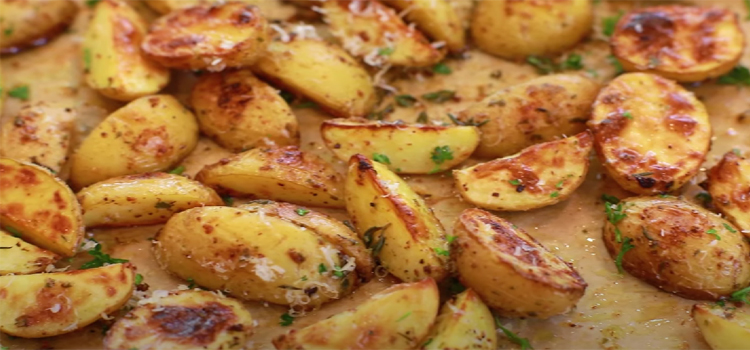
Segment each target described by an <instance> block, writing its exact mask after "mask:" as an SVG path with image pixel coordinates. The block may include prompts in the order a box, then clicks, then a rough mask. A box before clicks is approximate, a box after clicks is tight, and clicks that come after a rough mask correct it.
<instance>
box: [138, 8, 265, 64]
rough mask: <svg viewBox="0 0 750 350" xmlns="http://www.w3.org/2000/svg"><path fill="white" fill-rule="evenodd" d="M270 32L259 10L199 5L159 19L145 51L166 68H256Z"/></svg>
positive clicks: (152, 25)
mask: <svg viewBox="0 0 750 350" xmlns="http://www.w3.org/2000/svg"><path fill="white" fill-rule="evenodd" d="M267 30H268V22H267V21H266V18H265V17H263V15H262V14H261V13H260V10H259V9H258V8H257V7H256V6H253V5H247V4H243V3H240V2H227V3H223V4H217V5H214V6H209V5H199V6H195V7H188V8H183V9H179V10H175V11H173V12H171V13H169V14H167V15H166V16H164V17H161V18H159V19H157V20H156V21H155V22H154V23H152V24H151V28H150V30H149V33H148V35H146V37H145V38H144V39H143V45H142V46H141V47H142V48H143V52H144V53H145V54H146V56H147V57H149V58H151V59H152V60H154V61H156V62H158V63H159V64H161V65H163V66H165V67H170V68H178V69H193V70H195V69H207V70H209V71H214V72H215V71H221V70H223V69H224V68H225V67H243V66H248V65H251V64H253V63H254V62H255V61H256V60H257V59H258V58H259V57H260V55H261V54H262V53H263V52H264V51H265V48H266V46H267V45H268V41H269V38H268V32H267Z"/></svg>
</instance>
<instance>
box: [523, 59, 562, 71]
mask: <svg viewBox="0 0 750 350" xmlns="http://www.w3.org/2000/svg"><path fill="white" fill-rule="evenodd" d="M526 62H527V63H528V64H530V65H532V66H534V68H536V71H537V72H538V73H539V74H549V73H554V72H556V71H557V67H556V66H555V62H553V61H552V59H551V58H549V57H544V56H535V55H531V56H529V57H526Z"/></svg>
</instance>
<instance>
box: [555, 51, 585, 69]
mask: <svg viewBox="0 0 750 350" xmlns="http://www.w3.org/2000/svg"><path fill="white" fill-rule="evenodd" d="M560 69H562V70H581V69H583V56H581V55H579V54H577V53H573V54H570V55H569V56H568V57H567V58H565V61H563V62H562V63H561V64H560Z"/></svg>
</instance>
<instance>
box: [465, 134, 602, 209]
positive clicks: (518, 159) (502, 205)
mask: <svg viewBox="0 0 750 350" xmlns="http://www.w3.org/2000/svg"><path fill="white" fill-rule="evenodd" d="M593 147H594V137H593V136H592V135H591V132H590V131H588V130H587V131H584V132H582V133H580V134H578V135H575V136H572V137H568V138H565V139H562V140H558V141H551V142H545V143H542V144H538V145H534V146H531V147H529V148H526V149H524V150H523V151H521V152H520V153H518V154H515V155H512V156H510V157H505V158H500V159H495V160H493V161H489V162H487V163H481V164H477V165H475V166H472V167H469V168H465V169H461V170H454V171H453V178H454V179H455V181H456V189H458V193H460V194H461V196H462V197H463V198H464V200H466V201H467V202H469V203H471V204H474V205H476V206H478V207H480V208H485V209H489V210H531V209H536V208H541V207H546V206H548V205H553V204H557V203H559V202H561V201H564V200H566V199H568V197H570V195H572V194H573V192H575V190H576V189H577V188H578V186H580V185H581V184H582V183H583V180H585V179H586V174H587V173H588V170H589V154H591V149H592V148H593Z"/></svg>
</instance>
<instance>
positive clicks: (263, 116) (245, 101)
mask: <svg viewBox="0 0 750 350" xmlns="http://www.w3.org/2000/svg"><path fill="white" fill-rule="evenodd" d="M191 104H192V105H193V109H194V110H195V114H196V116H197V117H198V124H199V126H200V129H201V131H202V132H203V133H204V134H206V135H208V136H209V137H211V138H212V139H213V140H214V141H216V142H217V143H218V144H219V145H221V146H222V147H224V148H226V149H229V150H230V151H233V152H241V151H245V150H248V149H251V148H255V147H261V146H273V145H278V146H287V145H297V144H299V128H298V125H297V118H295V116H294V114H292V110H291V109H290V108H289V105H287V104H286V102H285V101H284V99H283V98H282V97H281V96H280V95H279V93H278V91H276V89H274V88H273V87H271V86H270V85H268V84H266V83H264V82H263V81H261V80H260V79H258V78H256V77H255V76H254V75H253V73H252V72H250V71H249V70H245V69H242V70H232V71H223V72H219V73H211V74H203V75H201V77H200V78H199V79H198V82H197V83H196V84H195V86H194V87H193V94H192V96H191Z"/></svg>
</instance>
